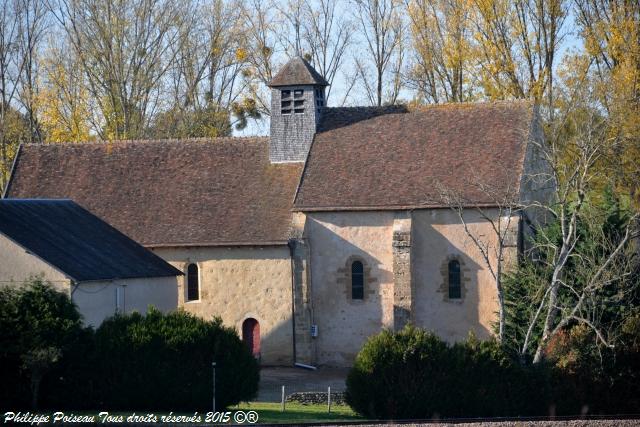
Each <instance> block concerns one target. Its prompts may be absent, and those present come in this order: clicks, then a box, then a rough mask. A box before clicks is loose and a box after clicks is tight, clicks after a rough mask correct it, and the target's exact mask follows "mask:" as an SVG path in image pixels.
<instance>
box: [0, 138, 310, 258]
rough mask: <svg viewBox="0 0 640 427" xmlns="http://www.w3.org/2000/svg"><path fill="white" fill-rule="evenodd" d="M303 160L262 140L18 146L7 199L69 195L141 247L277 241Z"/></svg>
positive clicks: (281, 239) (284, 230) (284, 233)
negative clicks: (274, 154)
mask: <svg viewBox="0 0 640 427" xmlns="http://www.w3.org/2000/svg"><path fill="white" fill-rule="evenodd" d="M301 171H302V163H283V164H270V163H269V155H268V138H216V139H213V140H203V139H191V140H164V141H163V140H159V141H119V142H110V143H84V144H72V143H68V144H45V145H35V144H34V145H29V144H27V145H23V146H22V147H21V149H20V151H19V153H18V156H17V160H16V162H15V166H14V171H13V174H12V178H11V181H10V183H9V186H8V189H7V197H12V198H69V199H73V200H74V201H76V202H77V203H79V204H80V205H82V206H83V207H85V208H86V209H88V210H90V211H91V212H93V213H95V214H96V215H98V216H99V217H100V218H103V219H104V220H105V221H107V222H109V224H111V225H112V226H114V227H116V228H118V229H119V230H121V231H122V232H123V233H125V234H127V235H128V236H129V237H131V238H132V239H134V240H136V241H137V242H139V243H141V244H143V245H145V246H189V245H197V246H209V245H227V246H231V245H244V244H254V245H269V244H285V243H286V241H287V239H288V234H289V227H290V224H291V206H292V201H293V195H294V194H295V189H296V185H297V184H298V181H299V179H300V173H301Z"/></svg>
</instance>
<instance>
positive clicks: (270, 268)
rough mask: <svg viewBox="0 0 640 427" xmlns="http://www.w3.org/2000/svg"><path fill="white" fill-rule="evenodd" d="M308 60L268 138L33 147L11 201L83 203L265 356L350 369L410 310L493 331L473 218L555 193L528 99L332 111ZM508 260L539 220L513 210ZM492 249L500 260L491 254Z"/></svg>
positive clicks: (446, 331)
mask: <svg viewBox="0 0 640 427" xmlns="http://www.w3.org/2000/svg"><path fill="white" fill-rule="evenodd" d="M326 86H327V82H326V81H325V80H324V79H323V78H322V77H321V76H320V75H319V74H318V73H317V72H316V71H315V70H314V69H313V68H312V67H311V66H310V65H309V64H308V63H307V62H306V61H305V60H303V59H302V58H294V59H292V60H291V61H290V62H289V63H287V64H286V65H285V66H284V67H283V68H282V69H281V70H280V72H279V73H278V74H277V75H276V76H275V77H274V79H273V80H272V81H271V82H270V87H271V93H272V99H271V132H270V136H269V137H251V138H231V137H229V138H216V139H212V140H209V139H207V140H204V139H187V140H154V141H115V142H109V143H68V144H46V145H23V146H22V147H21V148H20V150H19V152H18V155H17V156H16V160H15V163H14V167H13V172H12V176H11V180H10V182H9V184H8V186H7V189H6V191H5V195H4V197H8V198H47V199H55V198H65V199H72V200H74V201H75V202H76V203H78V204H80V205H81V206H83V207H84V208H86V209H87V210H89V211H90V212H92V213H93V214H95V215H97V216H98V217H100V218H102V219H103V220H105V221H106V222H108V223H109V224H110V225H112V226H113V227H115V228H116V229H118V230H120V231H122V232H123V233H124V234H126V235H127V236H129V237H130V238H132V239H133V240H135V241H137V242H138V243H140V244H141V245H143V246H144V247H146V248H149V249H151V250H152V251H153V252H155V254H157V255H159V256H160V257H162V258H163V259H164V260H166V261H168V262H169V263H170V264H171V265H173V266H174V267H176V268H177V269H179V270H180V271H182V272H183V273H184V276H180V277H178V286H177V289H176V292H177V301H178V302H177V305H178V306H179V307H181V308H184V309H185V310H187V311H189V312H192V313H195V314H197V315H199V316H202V317H205V318H211V317H213V316H220V317H221V318H222V319H223V321H224V323H225V324H226V325H228V326H231V327H234V328H236V329H237V330H238V332H239V333H240V335H241V336H242V337H243V339H244V340H246V341H247V343H248V344H249V345H250V346H251V348H252V349H253V351H254V353H255V354H256V356H259V357H260V360H261V362H262V363H263V364H266V365H287V364H292V363H294V362H298V363H305V364H310V365H333V366H348V365H350V364H351V363H352V361H353V359H354V357H355V354H356V353H357V352H358V351H359V349H360V348H361V346H362V344H363V343H364V342H365V340H366V339H367V337H369V336H370V335H372V334H376V333H378V332H379V331H380V330H382V329H383V328H392V329H393V328H395V329H398V328H401V327H402V326H403V325H405V324H406V323H407V322H412V323H413V324H415V325H418V326H421V327H424V328H427V329H430V330H433V331H434V332H435V333H437V334H438V335H440V336H441V337H443V338H445V339H447V340H449V341H455V340H458V339H462V338H464V337H466V336H467V334H468V333H469V331H474V332H475V334H476V335H477V336H479V337H487V336H489V335H490V334H491V333H492V324H493V322H494V321H495V320H496V311H497V308H498V307H497V301H496V290H495V284H494V281H493V280H492V278H491V275H490V272H489V270H488V268H487V265H486V263H485V261H484V259H483V258H482V256H481V255H480V253H479V251H478V250H477V248H476V247H475V246H474V245H473V243H472V242H471V240H470V239H469V238H468V236H467V234H466V233H465V230H464V226H463V224H462V223H461V221H460V219H459V218H458V215H457V214H456V212H455V211H454V210H452V209H451V208H450V206H448V204H447V203H444V202H443V198H442V190H443V189H446V190H447V191H448V192H450V193H455V194H457V195H458V196H459V199H460V200H462V201H463V204H464V206H465V208H466V210H465V217H466V223H467V225H468V227H469V229H470V230H472V231H473V232H474V233H477V234H478V235H479V236H481V238H483V239H486V240H487V242H488V243H496V241H497V237H496V235H495V233H493V231H492V230H491V225H490V223H489V222H487V221H486V220H484V219H483V218H481V216H480V214H479V213H478V208H482V209H483V210H484V212H488V213H489V214H491V213H492V212H493V214H497V212H498V211H497V209H496V207H497V206H496V198H495V197H490V196H489V192H485V191H481V190H479V188H480V186H479V185H476V184H482V185H483V186H491V188H492V189H494V190H495V191H494V193H493V194H494V195H495V194H496V193H501V192H502V193H506V192H512V193H513V194H515V195H516V199H517V200H515V201H514V203H515V204H517V202H526V201H530V200H537V199H541V198H542V196H543V195H544V189H542V188H541V186H539V185H535V183H534V181H533V180H531V179H528V177H529V176H532V175H533V172H536V171H537V170H538V169H539V168H540V167H541V161H540V158H539V155H537V154H536V150H535V149H534V146H535V144H533V142H534V141H536V140H538V139H539V138H540V137H541V130H540V126H539V122H538V119H537V113H536V109H535V108H534V106H533V105H532V104H531V103H530V102H527V101H517V102H492V103H470V104H447V105H436V106H426V107H415V108H408V107H403V106H393V107H349V108H329V107H326V106H325V97H324V93H325V88H326ZM514 212H516V213H514V215H513V221H512V228H513V230H512V231H513V232H512V234H511V235H510V237H509V239H507V242H506V243H507V246H508V248H507V256H506V257H505V258H509V259H511V260H513V259H515V254H516V252H517V251H518V250H519V249H520V250H521V249H522V245H523V241H524V239H523V234H524V233H525V231H526V229H527V228H528V225H527V224H529V223H530V222H535V218H532V217H531V215H529V214H528V213H527V212H526V211H514ZM494 261H495V260H494Z"/></svg>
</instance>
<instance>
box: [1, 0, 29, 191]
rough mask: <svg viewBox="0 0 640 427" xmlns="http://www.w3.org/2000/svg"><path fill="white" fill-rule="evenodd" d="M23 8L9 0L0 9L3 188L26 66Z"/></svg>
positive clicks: (12, 144)
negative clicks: (22, 51)
mask: <svg viewBox="0 0 640 427" xmlns="http://www.w3.org/2000/svg"><path fill="white" fill-rule="evenodd" d="M19 28H20V9H19V3H18V2H17V1H6V2H4V3H3V5H2V9H1V10H0V156H1V159H0V160H1V161H2V164H1V165H0V169H1V171H0V172H1V173H0V189H3V188H4V186H5V185H6V182H7V179H8V174H9V169H10V168H11V166H10V164H11V159H12V158H13V151H14V150H15V147H17V144H16V141H11V140H10V138H8V133H9V119H10V117H9V116H10V115H12V113H14V112H15V109H13V108H12V107H11V105H12V102H13V100H14V97H15V94H16V90H17V89H18V79H19V76H20V75H21V74H22V70H23V68H24V57H22V56H21V55H20V53H19V48H18V40H19Z"/></svg>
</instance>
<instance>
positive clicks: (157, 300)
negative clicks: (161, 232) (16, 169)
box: [0, 199, 182, 326]
mask: <svg viewBox="0 0 640 427" xmlns="http://www.w3.org/2000/svg"><path fill="white" fill-rule="evenodd" d="M180 275H182V272H180V271H179V270H177V269H176V268H174V267H172V266H171V265H170V264H168V263H167V262H166V261H164V260H163V259H162V258H160V257H159V256H157V255H155V254H154V253H153V252H151V251H149V250H148V249H146V248H144V247H143V246H141V245H140V244H138V243H136V242H135V241H133V240H131V239H130V238H129V237H127V236H125V235H124V234H123V233H121V232H120V231H118V230H116V229H115V228H113V227H112V226H110V225H109V224H107V223H106V222H104V221H102V220H101V219H100V218H98V217H96V216H95V215H93V214H92V213H90V212H89V211H87V210H85V209H84V208H82V207H81V206H79V205H78V204H76V203H74V202H73V201H71V200H49V199H22V200H17V199H3V200H0V286H20V285H22V284H23V283H24V282H25V281H28V280H29V279H30V278H33V277H35V276H41V277H44V279H45V280H47V281H48V282H50V283H51V284H52V285H53V286H54V287H55V288H56V289H58V290H60V291H62V292H65V293H68V295H69V296H70V297H71V299H72V300H73V302H74V303H75V304H76V305H77V306H78V309H79V311H80V313H81V314H82V316H83V317H84V321H85V323H86V324H87V325H92V326H98V325H100V323H102V321H103V320H104V319H105V318H107V317H109V316H112V315H113V314H114V313H116V312H121V313H130V312H132V311H139V312H142V313H144V312H146V310H147V309H148V307H149V306H151V305H152V306H154V307H156V308H158V309H159V310H161V311H169V310H174V309H176V307H177V304H178V286H177V280H178V278H177V276H180Z"/></svg>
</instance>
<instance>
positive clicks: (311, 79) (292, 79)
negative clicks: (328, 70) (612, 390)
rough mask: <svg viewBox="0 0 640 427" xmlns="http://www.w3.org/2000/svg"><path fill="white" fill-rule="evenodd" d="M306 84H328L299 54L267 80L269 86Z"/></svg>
mask: <svg viewBox="0 0 640 427" xmlns="http://www.w3.org/2000/svg"><path fill="white" fill-rule="evenodd" d="M306 85H312V86H329V83H328V82H327V81H326V80H325V79H324V77H322V76H321V75H320V74H319V73H318V72H317V71H316V70H315V69H314V68H313V67H312V66H311V64H309V63H308V62H307V61H306V60H305V59H304V58H302V57H300V56H296V57H294V58H291V59H290V60H289V62H287V63H286V64H285V65H284V66H283V67H282V68H281V69H280V71H278V74H276V75H275V77H274V78H273V79H271V81H270V82H269V87H272V88H273V87H279V86H306Z"/></svg>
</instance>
